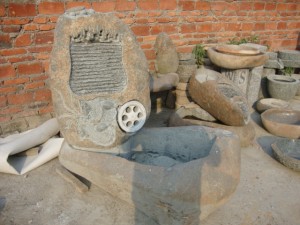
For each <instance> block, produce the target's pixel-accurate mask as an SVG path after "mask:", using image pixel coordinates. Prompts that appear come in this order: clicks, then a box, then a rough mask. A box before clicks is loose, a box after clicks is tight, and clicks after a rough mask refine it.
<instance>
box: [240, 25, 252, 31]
mask: <svg viewBox="0 0 300 225" xmlns="http://www.w3.org/2000/svg"><path fill="white" fill-rule="evenodd" d="M253 28H254V24H253V23H242V30H243V31H252V30H253Z"/></svg>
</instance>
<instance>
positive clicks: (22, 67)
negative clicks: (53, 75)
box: [18, 62, 44, 75]
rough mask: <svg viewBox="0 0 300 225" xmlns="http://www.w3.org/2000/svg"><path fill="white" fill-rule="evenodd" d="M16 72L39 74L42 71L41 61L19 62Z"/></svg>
mask: <svg viewBox="0 0 300 225" xmlns="http://www.w3.org/2000/svg"><path fill="white" fill-rule="evenodd" d="M18 72H19V74H20V75H28V74H39V73H42V72H44V70H43V66H42V64H41V63H39V62H37V63H31V64H19V65H18Z"/></svg>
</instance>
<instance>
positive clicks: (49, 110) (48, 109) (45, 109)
mask: <svg viewBox="0 0 300 225" xmlns="http://www.w3.org/2000/svg"><path fill="white" fill-rule="evenodd" d="M53 111H54V109H53V105H48V106H46V107H43V108H41V109H39V114H46V113H52V112H53Z"/></svg>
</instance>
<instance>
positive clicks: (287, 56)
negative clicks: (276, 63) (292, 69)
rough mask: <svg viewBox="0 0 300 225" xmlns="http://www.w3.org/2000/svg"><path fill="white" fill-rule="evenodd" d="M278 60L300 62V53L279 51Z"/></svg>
mask: <svg viewBox="0 0 300 225" xmlns="http://www.w3.org/2000/svg"><path fill="white" fill-rule="evenodd" d="M278 58H280V59H282V60H286V61H298V62H299V61H300V51H298V50H279V51H278Z"/></svg>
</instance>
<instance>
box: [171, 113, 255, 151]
mask: <svg viewBox="0 0 300 225" xmlns="http://www.w3.org/2000/svg"><path fill="white" fill-rule="evenodd" d="M184 117H185V116H184V114H182V113H180V112H179V113H178V110H177V111H176V112H174V113H173V114H172V115H171V116H170V118H169V123H168V125H169V126H170V127H177V126H195V125H198V126H206V127H212V128H219V129H224V130H228V131H230V132H233V133H235V134H236V135H238V136H239V139H240V142H241V147H247V146H250V145H252V144H253V141H254V139H255V129H254V125H253V122H250V123H248V124H247V125H246V126H227V125H224V124H220V123H216V122H210V121H201V120H196V119H186V118H184Z"/></svg>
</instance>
